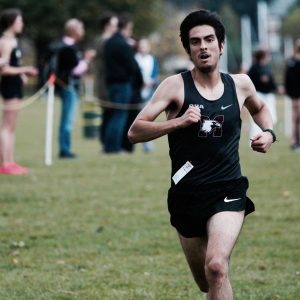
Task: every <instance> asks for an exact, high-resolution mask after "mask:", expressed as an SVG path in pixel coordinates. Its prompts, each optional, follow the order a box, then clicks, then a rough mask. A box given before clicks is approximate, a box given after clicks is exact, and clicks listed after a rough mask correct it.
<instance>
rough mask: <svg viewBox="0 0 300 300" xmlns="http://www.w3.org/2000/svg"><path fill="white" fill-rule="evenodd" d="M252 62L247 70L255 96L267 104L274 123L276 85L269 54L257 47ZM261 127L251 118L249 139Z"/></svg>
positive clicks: (275, 114) (275, 116)
mask: <svg viewBox="0 0 300 300" xmlns="http://www.w3.org/2000/svg"><path fill="white" fill-rule="evenodd" d="M253 61H254V63H253V64H252V66H251V67H250V69H249V71H248V75H249V77H250V78H251V80H252V82H253V84H254V86H255V88H256V91H257V96H258V97H259V98H260V99H262V100H263V101H264V103H265V104H266V105H267V107H268V109H269V111H270V113H271V116H272V120H273V124H274V125H275V124H276V122H277V110H276V97H275V94H274V93H275V92H276V91H277V85H276V83H275V80H274V77H273V74H272V70H271V67H270V54H269V52H268V51H266V50H264V49H258V50H256V51H254V53H253ZM259 132H261V129H260V128H259V127H258V126H257V125H256V124H255V123H254V121H253V120H252V119H251V122H250V132H249V136H250V139H253V137H255V135H256V134H258V133H259Z"/></svg>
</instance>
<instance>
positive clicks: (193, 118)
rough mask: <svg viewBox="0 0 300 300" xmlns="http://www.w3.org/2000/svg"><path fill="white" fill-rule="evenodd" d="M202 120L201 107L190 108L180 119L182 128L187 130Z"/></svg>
mask: <svg viewBox="0 0 300 300" xmlns="http://www.w3.org/2000/svg"><path fill="white" fill-rule="evenodd" d="M200 118H201V111H200V108H199V107H195V106H189V108H188V109H187V110H186V112H185V113H184V114H183V115H182V116H181V117H180V121H181V124H180V127H181V128H185V127H188V126H190V125H191V124H193V123H198V122H199V121H200Z"/></svg>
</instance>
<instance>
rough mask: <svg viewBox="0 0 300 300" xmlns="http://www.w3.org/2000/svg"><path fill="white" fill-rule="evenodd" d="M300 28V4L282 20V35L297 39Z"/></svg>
mask: <svg viewBox="0 0 300 300" xmlns="http://www.w3.org/2000/svg"><path fill="white" fill-rule="evenodd" d="M299 28H300V4H299V5H298V6H297V7H295V8H294V9H293V10H292V11H291V13H290V14H289V15H288V16H287V17H286V18H285V19H284V20H283V24H282V33H283V34H284V35H285V36H291V37H292V38H297V37H299Z"/></svg>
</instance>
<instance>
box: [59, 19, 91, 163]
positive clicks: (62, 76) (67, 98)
mask: <svg viewBox="0 0 300 300" xmlns="http://www.w3.org/2000/svg"><path fill="white" fill-rule="evenodd" d="M84 34H85V31H84V25H83V23H82V22H81V21H80V20H78V19H70V20H68V21H67V22H66V24H65V35H64V37H63V38H62V46H61V48H60V49H59V51H58V53H57V82H58V85H59V86H60V91H59V93H60V97H61V105H62V106H61V118H60V125H59V157H60V158H62V159H73V158H76V157H77V155H76V154H75V153H73V152H72V151H71V146H72V145H71V139H72V131H73V127H74V119H75V113H76V108H77V103H78V98H79V87H80V77H81V76H82V75H83V74H84V73H85V72H86V71H87V70H88V64H89V62H90V61H91V60H92V59H93V57H94V56H95V51H94V50H87V51H86V52H85V54H84V57H83V58H81V52H80V51H79V49H78V47H77V44H78V42H79V41H81V39H82V38H83V37H84Z"/></svg>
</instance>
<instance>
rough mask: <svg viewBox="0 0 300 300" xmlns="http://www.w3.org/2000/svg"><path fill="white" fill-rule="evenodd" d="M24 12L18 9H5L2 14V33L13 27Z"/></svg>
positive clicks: (0, 15)
mask: <svg viewBox="0 0 300 300" xmlns="http://www.w3.org/2000/svg"><path fill="white" fill-rule="evenodd" d="M21 15H22V12H21V10H20V9H18V8H8V9H4V10H3V11H2V12H1V14H0V30H1V32H3V31H5V30H6V29H8V28H9V27H10V26H12V25H13V24H14V22H15V20H16V18H17V17H18V16H21Z"/></svg>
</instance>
